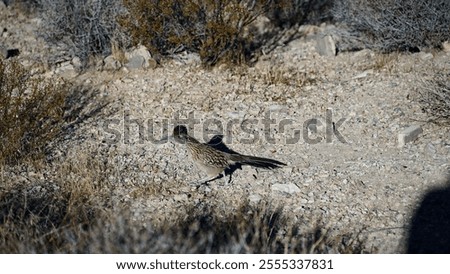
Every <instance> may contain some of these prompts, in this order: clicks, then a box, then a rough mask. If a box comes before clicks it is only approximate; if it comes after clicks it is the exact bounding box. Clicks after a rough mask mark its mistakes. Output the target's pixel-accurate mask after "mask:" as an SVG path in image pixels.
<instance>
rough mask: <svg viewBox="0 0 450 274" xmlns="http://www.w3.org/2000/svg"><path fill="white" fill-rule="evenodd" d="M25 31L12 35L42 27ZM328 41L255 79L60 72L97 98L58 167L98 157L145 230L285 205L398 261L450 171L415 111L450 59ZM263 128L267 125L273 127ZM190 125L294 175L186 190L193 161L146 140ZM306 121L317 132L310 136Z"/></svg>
mask: <svg viewBox="0 0 450 274" xmlns="http://www.w3.org/2000/svg"><path fill="white" fill-rule="evenodd" d="M19 19H20V20H22V21H20V22H22V24H16V25H15V27H16V28H19V27H21V26H28V27H30V25H34V24H35V23H36V19H27V18H19ZM8 20H9V19H8ZM2 23H3V24H5V22H4V21H2ZM322 29H323V27H322ZM320 31H321V28H319V29H318V30H317V32H314V33H311V34H310V35H306V36H305V37H302V38H299V39H296V40H294V41H291V42H290V43H288V44H286V45H280V46H279V47H278V48H276V49H275V50H274V51H273V52H271V53H270V54H268V55H266V56H263V57H262V58H261V60H260V61H258V62H257V63H256V64H255V65H254V66H252V67H238V68H230V67H227V66H219V67H216V68H213V69H210V70H207V69H204V68H202V67H201V66H200V64H199V61H198V57H196V56H195V55H191V54H184V55H180V56H177V58H176V59H174V60H168V61H163V63H162V64H161V65H160V66H158V67H157V68H155V69H138V70H127V69H120V70H118V71H116V72H107V71H96V70H92V71H88V72H86V73H83V74H77V73H72V72H71V73H69V74H65V72H64V71H61V70H57V69H52V70H51V71H50V73H47V75H48V76H49V77H54V76H55V75H58V74H61V75H63V76H67V75H70V76H71V77H73V78H72V81H74V82H77V83H81V84H84V85H86V86H91V87H94V88H95V89H94V90H95V91H94V93H89V92H87V93H86V94H82V97H83V98H82V99H83V100H87V98H90V97H89V95H92V96H91V97H92V98H90V99H89V101H86V102H87V103H86V104H85V106H84V110H83V112H82V113H80V119H79V120H78V122H79V123H74V125H73V127H72V130H70V131H68V132H67V136H65V138H64V140H62V141H61V142H60V143H58V144H54V145H53V156H54V157H55V159H56V158H58V159H61V160H62V161H64V159H72V160H73V161H78V160H79V161H81V159H83V157H93V158H94V159H97V160H98V161H99V162H102V163H104V164H105V165H107V166H108V167H109V169H108V172H109V174H108V176H109V177H108V178H109V180H110V183H112V184H115V185H117V187H116V188H115V189H114V191H113V193H112V198H113V199H115V200H116V206H117V207H129V208H131V210H132V212H134V216H135V218H136V219H137V220H151V221H153V222H161V221H167V220H170V219H171V218H175V216H171V215H170V214H168V213H167V212H170V213H171V214H173V213H174V212H176V213H177V214H178V215H182V214H186V208H188V207H189V206H190V205H200V204H209V205H212V206H214V207H215V208H218V209H220V210H221V211H223V212H232V211H233V210H235V209H236V208H237V207H238V206H239V204H240V203H241V202H242V201H244V200H249V201H250V202H251V203H257V202H258V201H270V203H272V204H274V205H283V206H284V210H285V211H286V212H287V213H288V214H289V216H290V217H291V218H292V220H299V221H301V222H303V223H305V224H311V225H313V224H315V223H317V222H320V223H322V224H323V225H325V226H326V227H328V228H329V229H330V231H331V232H332V233H337V234H343V233H345V232H347V231H348V232H355V231H357V230H359V229H362V231H363V233H364V235H365V236H366V237H367V242H366V245H367V246H366V247H365V248H366V251H367V252H381V253H396V252H404V248H405V247H404V240H405V237H406V236H407V231H408V226H409V223H410V220H411V215H412V213H413V210H414V209H415V208H416V207H417V206H418V205H419V203H420V200H421V198H422V197H423V195H424V194H425V193H426V192H427V191H429V190H430V189H433V188H435V187H439V186H442V185H443V184H444V182H445V177H446V175H447V173H448V171H449V169H450V165H449V155H450V143H449V140H450V133H449V130H448V128H445V127H440V126H437V125H435V124H431V123H427V122H426V120H427V118H426V116H425V115H424V114H423V113H422V111H421V109H420V106H419V105H418V103H417V102H416V101H414V99H415V96H416V91H417V90H418V89H419V88H420V80H421V79H423V78H427V77H429V76H431V75H433V73H435V72H436V71H447V72H449V71H450V53H446V52H433V53H423V52H422V53H418V54H401V55H399V54H392V55H389V56H382V55H379V54H376V53H374V52H371V51H369V50H363V51H359V52H353V53H340V54H338V55H337V56H336V57H323V56H320V55H319V54H318V52H317V50H316V38H317V36H318V35H320ZM8 32H9V34H8V35H7V37H9V38H8V39H9V40H8V41H9V42H8V43H11V44H14V41H15V40H14V39H16V38H15V37H16V36H15V35H16V34H17V35H20V34H23V33H24V32H26V34H27V37H28V36H31V35H32V34H31V32H29V31H27V28H25V30H23V31H22V32H21V31H20V30H19V29H14V28H12V30H10V28H9V27H8ZM15 33H16V34H15ZM317 33H318V34H317ZM29 39H37V38H29ZM38 44H39V43H35V44H33V45H38ZM33 45H32V44H27V45H22V44H20V45H17V46H20V47H21V52H22V53H23V55H22V57H21V58H23V59H22V60H23V62H24V63H26V64H30V63H31V62H32V61H31V60H35V59H36V58H34V57H35V55H33V54H32V52H34V51H37V49H36V48H35V47H36V46H34V47H33ZM8 46H9V44H8ZM36 54H37V53H36ZM43 54H44V53H43ZM33 56H34V57H33ZM27 62H28V63H27ZM74 75H76V76H74ZM330 114H331V115H332V117H330ZM189 115H194V116H189ZM269 115H270V118H271V119H273V124H272V125H271V126H270V127H267V126H265V125H264V123H267V121H269V119H268V117H269ZM327 116H328V117H329V118H328V122H327ZM177 117H178V118H177ZM187 117H195V119H197V120H198V122H197V123H196V124H195V126H194V131H193V132H192V135H193V136H195V137H196V138H197V139H199V140H200V141H203V142H207V141H208V140H209V138H211V137H212V136H213V135H214V134H223V135H224V139H223V141H224V143H225V144H226V145H227V146H229V147H230V148H232V149H233V150H235V151H238V152H240V153H242V154H249V155H257V156H262V157H269V158H274V159H277V160H279V161H282V162H285V163H286V164H287V166H286V167H283V168H282V169H278V170H269V171H268V170H257V169H255V168H251V167H247V166H245V167H243V169H242V170H237V171H236V172H235V173H234V174H233V178H232V182H231V183H230V184H228V183H227V180H223V179H222V180H217V181H214V182H212V183H210V184H209V185H208V186H201V187H199V188H198V189H197V187H196V186H195V185H194V184H192V183H191V182H194V181H196V180H198V179H199V178H200V177H202V176H203V175H204V174H203V175H202V174H201V172H199V170H197V169H196V167H195V166H194V165H193V163H192V162H191V161H190V159H189V157H188V155H187V152H186V149H185V148H184V147H183V146H182V145H180V144H175V143H173V142H170V141H169V142H162V143H157V142H155V141H152V138H154V139H161V138H162V137H163V136H164V134H165V133H167V130H166V131H165V132H163V133H162V132H161V130H163V129H164V128H165V129H168V131H169V133H170V131H171V130H172V128H173V126H174V125H175V124H177V123H179V122H183V119H185V118H187ZM310 119H317V120H318V121H319V123H318V124H317V126H316V127H314V126H310V127H309V128H306V129H305V123H306V122H307V121H310ZM330 119H331V121H332V122H334V123H335V130H336V131H335V132H336V133H335V134H333V131H332V128H333V126H332V123H330ZM138 124H140V127H141V129H143V131H142V134H141V136H140V137H139V130H138ZM217 124H220V125H221V126H222V127H223V130H220V128H215V127H214V125H217ZM149 125H152V126H153V127H154V132H155V133H154V134H151V133H149V131H150V126H149ZM283 125H286V126H284V127H283ZM410 125H418V126H421V127H422V129H423V133H422V134H420V135H419V137H418V139H417V140H415V141H413V142H410V143H407V144H406V145H405V146H404V147H399V146H398V143H397V136H398V134H399V133H400V132H401V131H402V130H403V129H405V128H406V127H408V126H410ZM242 127H244V129H243V128H242ZM127 128H128V129H129V134H126V129H127ZM205 129H209V130H210V131H208V132H205ZM327 130H328V132H331V134H327ZM296 131H297V132H299V133H295V132H296ZM205 133H207V134H205ZM118 134H120V138H119V135H118ZM267 135H270V136H269V137H270V139H268V138H266V136H267ZM115 137H117V138H118V139H114V138H115ZM307 138H310V139H311V140H316V143H315V144H313V143H312V141H311V140H309V141H308V139H307ZM343 141H345V142H343ZM44 172H46V171H44ZM23 176H25V177H30V176H31V175H29V174H25V175H23ZM168 209H170V210H168Z"/></svg>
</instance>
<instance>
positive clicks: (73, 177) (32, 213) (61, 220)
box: [0, 157, 111, 253]
mask: <svg viewBox="0 0 450 274" xmlns="http://www.w3.org/2000/svg"><path fill="white" fill-rule="evenodd" d="M100 167H101V165H98V164H96V163H95V160H92V158H90V157H89V158H88V157H86V158H85V159H81V158H80V159H76V160H74V161H72V162H65V163H61V164H60V165H59V166H58V167H57V169H55V170H54V171H53V172H48V171H49V169H48V170H45V171H44V172H42V171H39V170H32V169H30V168H29V167H28V168H26V166H22V167H17V168H4V169H2V170H1V171H0V172H2V173H1V174H0V179H1V182H0V252H2V253H59V252H71V250H72V248H73V246H74V245H77V244H78V240H79V239H77V238H76V235H78V234H80V233H83V232H84V231H90V229H91V228H92V227H93V226H94V224H96V223H97V222H98V220H107V218H108V216H109V215H108V214H107V210H108V208H110V207H111V206H110V203H111V202H110V200H109V198H110V197H109V195H108V194H109V190H108V188H109V186H107V183H106V180H104V178H105V177H106V176H105V175H102V176H100V175H101V174H103V173H102V169H101V168H100ZM16 173H17V175H16Z"/></svg>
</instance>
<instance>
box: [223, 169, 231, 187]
mask: <svg viewBox="0 0 450 274" xmlns="http://www.w3.org/2000/svg"><path fill="white" fill-rule="evenodd" d="M223 174H224V176H225V171H224V172H223ZM232 175H233V173H230V179H228V182H227V185H229V184H231V176H232Z"/></svg>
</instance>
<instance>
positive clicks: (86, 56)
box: [0, 0, 450, 253]
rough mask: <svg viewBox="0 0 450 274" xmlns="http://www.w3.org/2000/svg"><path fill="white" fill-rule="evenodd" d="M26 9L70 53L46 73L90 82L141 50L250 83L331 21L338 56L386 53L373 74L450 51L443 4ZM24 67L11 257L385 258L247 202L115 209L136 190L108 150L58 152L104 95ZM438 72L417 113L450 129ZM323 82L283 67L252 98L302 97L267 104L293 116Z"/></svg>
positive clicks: (0, 179)
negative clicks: (71, 68) (107, 64)
mask: <svg viewBox="0 0 450 274" xmlns="http://www.w3.org/2000/svg"><path fill="white" fill-rule="evenodd" d="M17 4H18V8H20V9H24V10H26V12H27V13H35V16H37V17H38V18H39V19H40V20H41V24H42V25H41V26H42V28H39V29H38V33H37V35H38V36H39V37H42V38H44V40H45V41H46V43H48V45H49V46H50V47H55V48H59V49H60V53H61V55H60V56H50V57H49V60H46V62H48V63H49V64H50V67H51V65H52V64H53V65H55V63H57V62H60V61H61V59H63V60H71V59H72V58H74V57H78V58H79V59H80V60H81V62H82V70H83V71H85V72H86V71H87V72H92V71H95V70H96V67H95V64H96V60H98V59H103V58H105V57H107V56H110V55H111V54H114V53H115V52H117V51H122V52H126V51H128V50H130V49H131V48H133V47H135V46H138V45H143V46H145V47H146V48H147V49H148V51H149V52H150V53H151V55H152V56H153V58H155V59H158V61H160V63H162V64H163V65H164V61H167V60H170V59H171V58H173V57H175V56H176V55H177V54H179V53H181V52H188V53H193V54H197V55H198V56H199V58H200V63H201V64H202V66H203V68H205V67H206V68H212V67H214V66H216V65H219V64H223V63H225V64H228V65H230V66H235V67H239V69H236V71H241V74H245V73H246V72H247V69H248V67H251V66H252V65H253V64H254V63H255V62H256V61H258V60H259V58H261V57H262V56H263V55H267V54H268V52H262V48H263V47H264V46H267V45H268V44H275V46H271V47H269V48H271V49H274V48H275V47H277V46H279V47H281V46H282V43H277V42H278V39H279V38H280V37H281V36H282V35H281V34H283V35H284V34H285V32H287V31H290V32H291V33H295V34H296V35H298V29H299V27H300V26H301V25H304V24H317V25H318V24H321V23H324V22H326V23H328V24H336V25H337V26H340V27H342V29H343V30H342V31H335V32H332V33H331V35H332V36H339V35H343V36H345V37H343V38H342V39H340V40H339V41H340V43H341V44H339V43H337V47H338V49H339V50H340V51H338V52H339V54H340V53H341V52H342V51H345V50H357V49H358V50H359V49H362V48H368V49H370V50H372V51H374V52H375V54H376V57H375V58H374V61H373V64H372V66H371V67H370V68H368V70H373V71H375V73H386V74H390V73H392V71H393V70H394V67H396V64H397V62H398V60H399V59H400V58H401V56H405V55H407V54H409V53H410V52H416V51H431V50H440V49H441V47H442V44H443V43H444V42H445V41H449V40H450V29H449V28H450V27H449V26H450V13H449V12H448V10H450V4H449V1H445V0H441V1H427V0H420V1H412V0H408V1H398V0H377V1H366V0H358V1H348V0H337V1H328V0H323V1H312V0H282V1H271V0H232V1H225V0H217V1H216V0H207V1H197V0H190V1H173V0H160V1H156V0H155V1H147V0H137V1H132V0H123V1H121V0H112V1H108V0H75V1H66V0H33V1H26V0H22V1H17ZM31 6H32V7H33V8H32V9H31V10H30V9H29V7H31ZM27 7H28V8H27ZM261 18H263V19H266V20H265V22H269V25H270V27H268V29H264V30H262V31H261V29H260V27H261V25H259V24H260V23H261V22H260V21H259V20H261ZM263 21H264V20H263ZM293 37H297V36H295V35H292V34H291V36H289V39H293ZM289 39H287V40H286V41H289ZM343 43H355V44H350V45H349V44H347V45H344V44H343ZM61 56H62V58H61ZM19 58H20V56H19ZM19 58H17V57H14V58H8V59H3V58H2V57H1V56H0V144H1V146H0V252H1V253H34V252H36V253H145V252H150V253H363V252H376V249H369V250H368V249H367V248H366V247H365V241H366V239H367V237H366V235H367V234H366V233H364V232H366V230H367V228H366V227H361V228H354V230H353V231H351V232H348V233H347V232H346V233H341V232H339V233H336V232H335V231H333V229H330V228H329V227H328V226H327V222H326V220H321V219H319V218H318V219H317V220H316V223H314V224H310V223H308V224H306V222H305V221H304V220H302V216H296V218H291V216H289V215H288V212H286V210H284V208H283V207H282V206H275V205H273V204H271V203H270V202H267V201H260V202H258V203H251V202H250V201H249V200H248V199H246V196H242V197H238V198H237V200H240V201H241V204H239V205H238V206H237V208H238V209H237V210H230V211H228V212H224V211H223V210H220V209H218V208H215V207H214V206H213V205H211V204H208V202H205V201H204V200H197V201H196V202H192V203H189V204H187V205H185V206H184V207H185V208H184V210H183V211H182V213H183V214H180V211H177V209H173V208H168V209H167V212H166V214H167V215H172V216H176V217H175V218H172V219H170V220H162V221H161V220H158V221H155V220H154V219H152V217H153V216H151V217H150V218H148V219H147V220H146V221H145V222H141V221H138V220H137V218H136V216H135V213H133V212H132V209H131V208H129V207H128V204H127V203H121V202H120V199H118V198H117V196H118V195H117V192H119V191H124V190H123V189H121V186H120V184H118V183H117V181H120V182H122V181H125V180H122V179H123V178H121V179H120V180H119V179H114V178H113V179H111V176H115V175H117V174H118V171H117V170H118V168H117V167H116V166H114V164H115V163H116V162H115V160H116V158H113V157H111V158H101V157H102V154H101V153H98V151H95V152H92V153H91V154H83V153H84V152H83V153H81V152H80V155H78V156H77V158H75V159H73V158H70V157H69V156H67V155H65V156H66V157H63V156H61V157H53V156H54V155H52V149H54V148H55V147H56V144H57V143H59V142H62V141H63V140H66V139H69V137H67V136H69V135H70V134H78V132H77V131H76V130H75V129H74V126H73V122H74V121H77V122H80V124H81V123H82V122H83V121H82V120H83V119H88V118H91V116H93V115H86V117H84V116H83V115H82V113H83V108H84V107H86V106H87V105H89V104H90V103H91V102H86V101H84V100H82V99H81V98H82V97H83V96H84V95H83V94H82V93H83V92H85V91H86V90H88V92H89V93H90V94H92V93H95V92H99V91H98V90H96V89H95V88H93V87H91V86H90V85H89V84H87V85H84V86H81V85H79V83H75V82H76V81H72V82H71V81H70V80H63V79H60V78H58V77H55V76H54V75H51V77H48V76H47V77H44V76H43V75H39V74H38V73H36V72H35V71H32V66H30V67H31V68H30V67H26V66H24V65H23V64H21V62H20V59H19ZM124 58H125V57H124ZM161 60H162V61H161ZM203 68H202V69H203ZM242 71H243V72H242ZM431 73H432V74H433V75H432V76H429V77H426V78H424V79H418V82H420V83H421V84H420V85H418V86H417V89H416V91H417V95H418V96H417V98H418V100H416V101H415V102H416V103H418V104H419V105H420V106H421V109H422V110H423V112H424V113H426V114H427V115H428V117H429V119H430V121H432V122H435V123H437V124H439V125H440V126H444V127H448V126H449V125H450V115H449V114H450V82H449V79H450V78H449V75H448V73H447V72H440V71H439V69H436V71H433V72H431ZM446 73H447V74H446ZM320 74H321V72H317V71H315V70H314V69H309V70H308V71H294V72H292V69H291V68H289V67H280V68H277V67H274V69H273V70H269V71H266V72H265V73H260V74H252V75H253V77H254V78H251V80H252V81H251V82H252V83H250V84H248V86H249V90H250V91H251V92H253V88H254V87H253V86H252V85H253V83H257V82H258V81H259V82H261V83H262V85H264V86H266V87H270V86H283V87H286V86H287V87H294V88H296V89H295V90H294V91H292V90H289V91H286V90H284V89H283V90H279V91H278V93H275V92H273V93H272V94H270V95H269V96H268V97H267V98H271V101H276V102H278V103H280V104H281V103H286V102H287V101H288V100H289V99H291V97H294V96H297V95H298V90H301V91H304V89H303V88H304V87H305V86H311V85H315V84H317V83H318V82H320V81H322V80H321V79H322V78H323V75H320ZM255 75H256V76H255ZM233 77H234V76H233ZM231 78H232V77H230V78H229V79H228V81H232V80H233V79H231ZM237 78H239V77H237ZM242 78H243V77H242ZM131 81H132V80H130V82H131ZM164 83H165V82H164ZM275 95H276V96H275ZM271 96H272V97H271ZM93 98H95V96H92V97H90V99H92V100H94V99H93ZM272 99H273V100H272ZM335 100H338V96H337V95H336V96H335ZM277 107H278V106H277ZM399 112H400V111H399ZM88 116H89V117H88ZM357 118H358V119H359V117H357ZM355 119H356V118H355ZM80 142H81V141H80ZM102 145H103V144H102ZM111 154H113V153H111ZM49 155H52V156H51V157H50V156H49ZM152 168H155V169H158V168H160V166H156V167H152ZM396 168H397V167H396ZM122 176H123V177H126V176H127V175H126V173H123V174H122ZM254 176H255V177H256V175H254ZM121 180H122V181H121ZM113 181H114V183H113ZM122 183H123V182H122ZM123 184H125V183H123ZM359 185H364V183H363V182H362V181H361V183H358V186H359ZM158 186H159V187H158V188H155V189H152V191H153V192H152V195H153V196H158V195H159V194H161V193H167V192H169V193H170V190H168V189H167V188H164V186H165V184H160V185H158ZM126 187H127V188H128V187H130V188H132V191H130V192H133V191H134V193H136V192H137V193H138V194H139V193H140V192H143V191H145V189H144V188H145V187H142V186H140V185H131V186H130V185H126ZM177 187H178V186H177ZM126 191H128V189H127V190H126ZM147 194H148V193H146V195H147ZM138 196H139V195H138ZM141 196H144V194H142V193H141ZM149 196H150V195H149ZM155 219H156V218H155ZM309 219H310V218H309Z"/></svg>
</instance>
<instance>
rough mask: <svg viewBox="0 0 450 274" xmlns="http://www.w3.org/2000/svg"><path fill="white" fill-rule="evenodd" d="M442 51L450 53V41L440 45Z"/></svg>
mask: <svg viewBox="0 0 450 274" xmlns="http://www.w3.org/2000/svg"><path fill="white" fill-rule="evenodd" d="M442 50H443V51H445V52H450V41H445V42H444V43H442Z"/></svg>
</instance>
